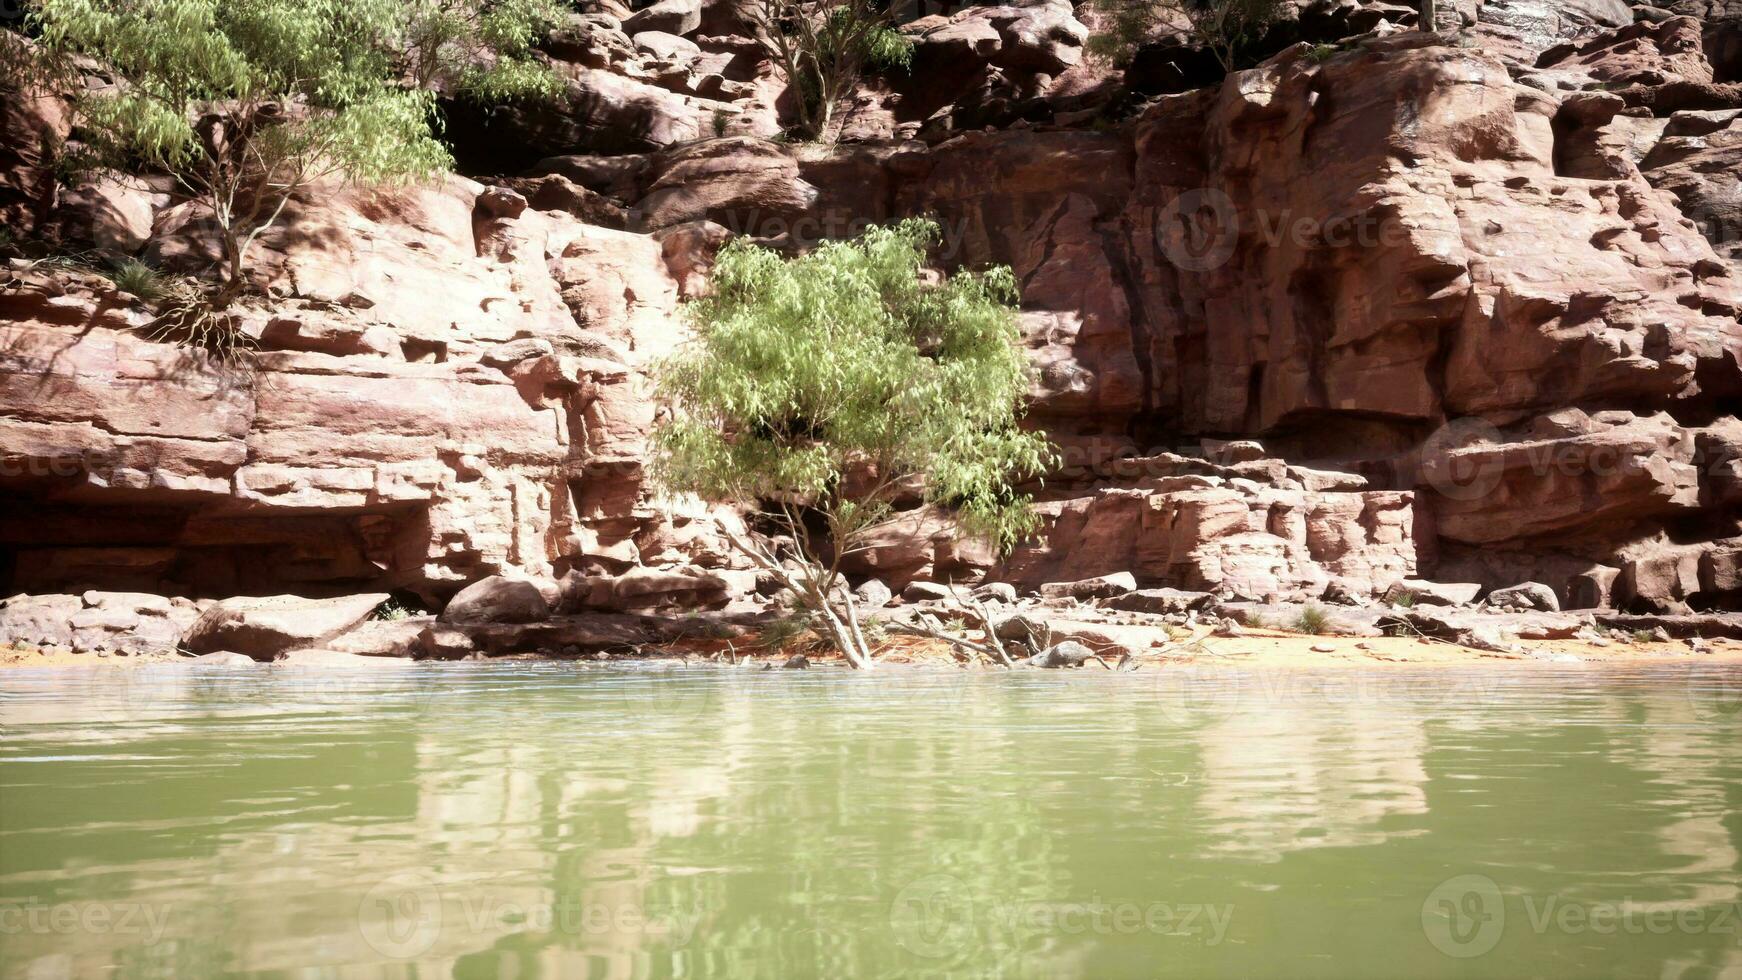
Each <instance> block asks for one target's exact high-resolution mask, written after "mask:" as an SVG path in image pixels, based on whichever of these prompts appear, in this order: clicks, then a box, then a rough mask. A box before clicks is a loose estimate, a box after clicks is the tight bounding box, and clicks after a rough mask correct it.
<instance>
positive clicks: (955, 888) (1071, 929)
mask: <svg viewBox="0 0 1742 980" xmlns="http://www.w3.org/2000/svg"><path fill="white" fill-rule="evenodd" d="M1233 919H1234V906H1232V905H1230V904H1225V903H1224V904H1208V903H1202V902H1169V901H1125V902H1109V901H1105V900H1103V899H1102V898H1101V896H1098V895H1096V896H1091V897H1089V898H1088V899H1087V900H1086V901H1078V900H1064V901H1014V900H1004V899H997V898H989V897H987V896H976V895H975V894H974V893H973V892H972V891H971V890H970V889H969V888H968V886H967V885H966V884H965V883H964V882H963V881H962V880H961V879H959V878H957V877H955V876H954V875H948V874H930V875H926V876H924V877H922V878H916V879H914V880H913V881H911V882H908V883H907V884H906V885H905V886H903V887H902V888H901V890H900V891H898V892H896V894H895V898H894V900H892V901H891V902H890V903H889V925H890V928H891V929H892V930H893V931H894V933H895V941H896V943H897V944H898V945H900V946H901V948H903V949H905V950H907V951H908V952H910V953H913V954H914V955H916V956H923V957H926V958H928V959H947V958H952V957H956V956H960V955H963V954H965V953H968V952H970V951H972V950H974V949H975V948H977V947H978V946H979V945H980V944H981V943H983V942H987V941H991V940H993V939H994V938H1011V937H1020V936H1022V935H1033V934H1044V935H1064V936H1129V935H1140V934H1148V935H1155V936H1170V937H1176V938H1181V939H1187V940H1191V941H1194V942H1198V943H1201V944H1203V945H1205V946H1216V945H1219V944H1220V943H1221V942H1222V941H1223V940H1225V939H1226V938H1227V935H1228V928H1229V926H1230V925H1232V923H1233Z"/></svg>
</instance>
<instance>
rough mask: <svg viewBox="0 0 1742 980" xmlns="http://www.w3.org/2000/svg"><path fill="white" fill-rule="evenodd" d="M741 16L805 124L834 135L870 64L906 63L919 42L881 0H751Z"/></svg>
mask: <svg viewBox="0 0 1742 980" xmlns="http://www.w3.org/2000/svg"><path fill="white" fill-rule="evenodd" d="M740 12H741V15H742V16H743V17H744V18H745V19H746V20H747V21H749V22H750V24H751V26H752V28H753V29H754V30H755V33H756V39H757V41H758V42H759V43H760V44H761V45H762V48H763V50H764V51H765V52H766V53H767V54H768V56H769V58H770V59H771V60H773V61H774V63H775V64H777V65H779V66H780V68H781V71H783V72H784V73H785V74H786V80H787V84H788V85H790V86H792V87H793V90H794V91H793V95H794V100H793V101H794V106H795V108H796V111H797V114H798V125H799V129H800V130H802V131H803V133H804V135H805V136H808V137H810V138H811V139H815V140H828V139H830V138H831V135H832V133H833V129H834V120H835V110H836V108H837V107H838V106H840V104H841V102H842V100H843V99H845V98H846V97H847V96H848V95H849V94H851V93H852V91H853V86H854V85H855V84H857V83H858V81H859V78H860V77H861V76H862V75H863V74H864V72H865V70H866V69H867V68H874V67H875V68H906V67H908V66H909V65H910V64H911V63H912V59H913V44H912V42H910V41H909V40H908V39H907V38H906V37H904V36H902V34H901V32H899V31H897V30H895V29H894V27H893V26H892V24H891V22H890V16H891V15H890V13H889V10H888V7H887V5H886V4H883V3H881V2H880V0H748V2H747V3H745V4H744V6H743V7H742V8H741V11H740Z"/></svg>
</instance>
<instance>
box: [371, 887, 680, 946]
mask: <svg viewBox="0 0 1742 980" xmlns="http://www.w3.org/2000/svg"><path fill="white" fill-rule="evenodd" d="M702 918H703V915H702V912H701V910H699V909H693V908H681V907H676V906H672V907H655V906H650V905H643V904H640V903H636V902H609V901H587V900H581V899H558V900H556V901H529V900H527V899H526V898H524V897H520V896H516V895H514V894H512V893H501V892H498V891H493V890H491V889H489V888H476V887H464V888H462V887H458V886H456V887H454V888H451V889H449V888H444V887H442V886H441V885H439V884H438V883H437V881H436V879H435V878H434V877H433V876H432V875H429V874H426V873H424V872H420V871H407V872H401V873H398V874H394V875H390V876H388V877H386V878H384V879H382V880H381V881H380V882H378V883H376V884H375V886H374V887H372V888H370V889H369V890H368V891H367V892H365V893H364V895H363V898H362V900H361V901H360V902H359V903H358V905H357V930H358V932H359V934H361V935H362V937H363V941H364V942H365V943H367V944H368V945H369V948H371V949H373V950H374V951H375V952H377V953H379V954H381V955H382V956H385V957H387V958H389V959H412V958H415V957H418V956H422V955H424V954H425V953H428V952H429V951H430V950H432V949H434V948H435V946H436V944H437V943H438V942H440V941H441V939H442V937H444V936H448V935H455V934H465V935H469V936H503V935H509V934H513V933H523V932H536V933H543V934H552V935H562V936H571V937H588V936H593V937H604V936H638V937H646V938H650V939H656V940H661V941H664V942H667V943H670V944H671V945H673V946H684V945H688V944H689V942H690V941H691V940H692V939H693V938H695V934H696V928H697V926H698V925H699V924H700V923H701V920H702Z"/></svg>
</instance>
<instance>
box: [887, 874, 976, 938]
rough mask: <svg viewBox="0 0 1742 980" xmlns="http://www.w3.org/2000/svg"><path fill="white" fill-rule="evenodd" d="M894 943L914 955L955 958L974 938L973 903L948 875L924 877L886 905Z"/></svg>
mask: <svg viewBox="0 0 1742 980" xmlns="http://www.w3.org/2000/svg"><path fill="white" fill-rule="evenodd" d="M889 925H890V926H891V927H892V928H893V929H894V930H895V941H896V942H897V943H899V944H900V945H901V948H902V949H905V950H907V951H908V952H910V953H913V954H914V955H916V956H924V957H928V958H930V959H943V958H945V957H950V956H956V955H958V954H960V953H962V952H963V951H964V950H966V949H967V948H968V945H969V944H970V943H971V942H973V939H974V900H973V898H972V896H970V895H969V894H968V889H967V887H966V886H964V885H963V884H962V882H961V881H960V880H959V879H957V878H954V877H952V876H950V875H946V874H935V875H926V876H925V877H923V878H918V879H916V880H914V881H911V882H909V883H908V885H907V887H905V888H903V889H902V890H901V891H899V892H897V893H896V895H895V901H893V902H891V903H890V904H889Z"/></svg>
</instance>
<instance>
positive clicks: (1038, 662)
mask: <svg viewBox="0 0 1742 980" xmlns="http://www.w3.org/2000/svg"><path fill="white" fill-rule="evenodd" d="M1093 656H1095V651H1093V650H1091V649H1089V648H1088V647H1086V646H1084V645H1083V644H1081V643H1078V642H1077V641H1075V640H1066V641H1064V642H1063V643H1055V644H1053V645H1052V646H1050V647H1047V648H1046V649H1045V650H1042V651H1041V652H1040V653H1037V654H1035V655H1034V656H1032V657H1030V658H1028V663H1029V665H1030V666H1033V667H1046V668H1049V669H1056V668H1059V667H1081V666H1082V665H1083V664H1084V663H1085V662H1086V661H1088V659H1089V658H1090V657H1093Z"/></svg>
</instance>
